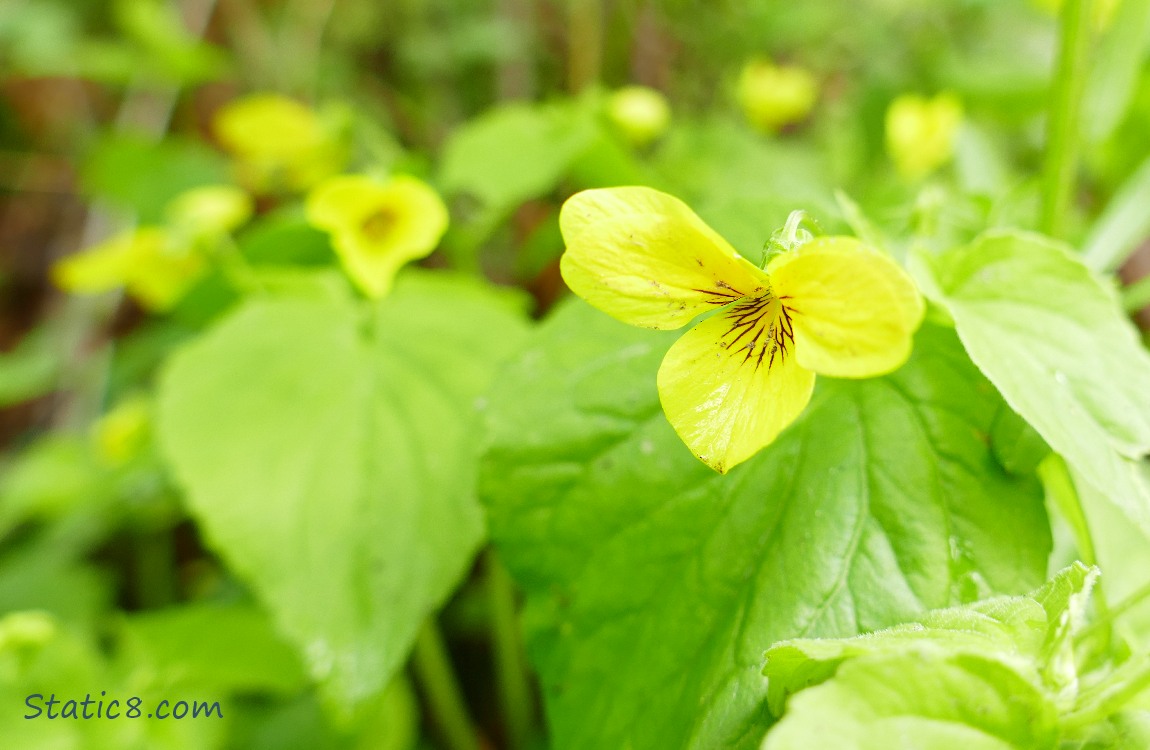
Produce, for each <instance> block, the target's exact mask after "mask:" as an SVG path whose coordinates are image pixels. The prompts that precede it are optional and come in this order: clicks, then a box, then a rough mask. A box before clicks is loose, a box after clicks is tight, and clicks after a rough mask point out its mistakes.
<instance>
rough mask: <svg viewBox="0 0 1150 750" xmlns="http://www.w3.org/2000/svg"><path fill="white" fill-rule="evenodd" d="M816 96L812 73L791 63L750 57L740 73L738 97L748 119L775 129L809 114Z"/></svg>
mask: <svg viewBox="0 0 1150 750" xmlns="http://www.w3.org/2000/svg"><path fill="white" fill-rule="evenodd" d="M818 96H819V84H818V81H817V80H816V79H815V76H814V74H813V73H811V72H810V71H809V70H806V69H805V68H800V67H797V66H793V65H775V64H774V63H772V62H770V61H769V60H763V59H757V60H751V61H750V62H748V63H747V64H746V65H745V66H744V67H743V71H742V73H741V74H740V75H739V84H738V99H739V104H740V105H741V106H742V108H743V114H745V115H746V117H747V120H748V121H749V122H750V123H751V124H752V125H754V126H755V127H756V128H758V129H759V130H762V131H764V132H767V133H774V132H776V131H778V130H780V129H782V128H784V127H786V126H787V125H790V124H792V123H796V122H800V121H802V120H803V119H805V118H806V116H807V115H809V114H810V112H811V109H813V108H814V106H815V102H816V101H817V100H818Z"/></svg>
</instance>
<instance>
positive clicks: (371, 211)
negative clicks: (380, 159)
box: [307, 175, 448, 299]
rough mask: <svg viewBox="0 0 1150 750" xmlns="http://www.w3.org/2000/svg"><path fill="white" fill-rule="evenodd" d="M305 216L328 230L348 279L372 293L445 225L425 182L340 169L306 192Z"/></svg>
mask: <svg viewBox="0 0 1150 750" xmlns="http://www.w3.org/2000/svg"><path fill="white" fill-rule="evenodd" d="M307 217H308V221H309V222H311V223H312V224H313V225H314V226H316V227H318V228H319V229H323V230H325V231H327V232H328V233H329V234H331V238H332V246H333V247H334V248H335V251H336V254H337V255H339V259H340V262H341V263H343V267H344V270H346V271H347V275H348V276H350V277H351V280H352V281H354V282H355V284H356V285H357V286H358V287H359V288H360V289H361V290H363V292H364V294H366V295H367V296H369V297H371V298H373V299H378V298H380V297H382V296H384V295H385V294H387V292H388V291H389V290H390V289H391V282H392V280H393V279H394V278H395V274H396V273H397V272H398V271H399V269H400V267H402V266H403V265H404V264H405V263H408V262H410V261H413V260H416V259H418V258H423V257H426V256H427V255H429V254H430V253H431V251H432V250H434V249H435V247H436V245H438V244H439V240H440V238H441V237H442V236H443V233H444V232H445V231H447V218H448V217H447V206H445V205H443V201H442V200H441V199H440V197H439V194H438V193H436V192H435V190H433V189H432V188H431V186H429V185H428V184H427V183H425V182H422V181H421V180H417V179H416V178H414V177H407V176H399V177H395V178H393V179H391V180H390V181H388V182H379V181H377V180H375V179H372V178H371V177H367V176H364V175H341V176H339V177H332V178H331V179H328V180H325V181H324V182H322V183H320V184H319V185H317V186H316V187H315V188H314V189H313V190H312V191H311V192H310V193H309V194H308V197H307Z"/></svg>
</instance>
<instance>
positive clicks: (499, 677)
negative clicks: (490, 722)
mask: <svg viewBox="0 0 1150 750" xmlns="http://www.w3.org/2000/svg"><path fill="white" fill-rule="evenodd" d="M486 563H487V593H488V596H489V597H490V600H489V602H490V607H491V637H492V640H493V641H494V645H495V680H496V686H497V688H498V691H499V703H500V708H501V709H502V711H503V720H504V722H505V724H506V727H507V746H508V748H510V750H522V749H523V748H525V747H526V746H527V740H528V737H529V735H530V733H531V726H532V723H533V718H534V714H535V701H534V693H533V691H532V688H531V678H530V676H529V675H528V672H527V663H526V659H525V658H524V654H523V642H522V639H521V638H520V634H519V623H518V621H517V616H516V608H515V586H514V583H513V582H512V580H511V576H510V575H509V574H508V572H507V569H506V568H504V567H503V564H502V563H501V562H500V561H499V558H498V557H497V556H496V554H495V552H494V551H492V550H488V552H487V555H486Z"/></svg>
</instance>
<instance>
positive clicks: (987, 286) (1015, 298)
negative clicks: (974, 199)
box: [915, 232, 1150, 530]
mask: <svg viewBox="0 0 1150 750" xmlns="http://www.w3.org/2000/svg"><path fill="white" fill-rule="evenodd" d="M918 259H919V260H921V261H923V262H921V263H918V264H917V267H916V268H915V272H916V275H917V277H918V278H919V281H920V283H921V284H922V285H923V287H924V288H925V290H926V291H927V293H928V294H930V295H931V296H933V297H934V299H935V300H936V301H937V302H939V303H940V304H942V305H943V306H944V307H945V308H946V309H947V310H948V311H949V312H950V314H951V315H952V316H953V318H954V322H955V325H956V327H957V328H958V335H959V336H960V337H961V339H962V342H963V344H964V345H965V346H966V349H967V351H968V352H969V353H970V357H971V359H973V360H974V362H975V363H976V364H977V365H978V366H979V368H980V369H981V370H982V371H983V372H984V373H985V374H986V376H987V377H988V378H989V379H990V381H991V382H993V383H994V384H995V385H996V386H997V387H998V389H999V391H1000V392H1001V393H1002V395H1003V397H1004V398H1005V399H1006V401H1007V403H1009V404H1010V406H1011V407H1012V408H1013V409H1014V410H1015V411H1017V412H1018V413H1019V414H1021V415H1022V416H1023V418H1025V419H1026V420H1027V421H1028V422H1029V423H1030V424H1031V425H1032V426H1033V427H1034V429H1035V430H1037V431H1038V433H1039V434H1040V435H1041V436H1042V437H1043V438H1044V439H1045V440H1046V442H1047V443H1049V445H1050V446H1051V448H1053V449H1054V450H1055V451H1057V452H1058V453H1060V454H1061V455H1062V456H1063V457H1064V458H1065V459H1066V461H1067V462H1068V463H1069V464H1070V465H1071V466H1072V467H1073V468H1074V469H1075V470H1076V471H1078V472H1079V473H1080V474H1081V475H1082V476H1083V477H1084V478H1085V479H1086V480H1087V481H1088V482H1090V483H1091V484H1092V485H1094V486H1095V487H1097V488H1098V489H1100V490H1102V491H1103V492H1105V493H1107V494H1108V495H1109V496H1110V498H1111V500H1112V502H1114V503H1116V504H1118V505H1119V506H1120V507H1121V508H1122V509H1123V511H1124V512H1125V513H1126V515H1127V516H1129V517H1130V519H1131V520H1132V521H1134V522H1135V523H1138V524H1139V525H1141V526H1142V527H1143V528H1144V529H1147V530H1150V485H1148V484H1147V482H1146V481H1145V478H1144V476H1143V475H1142V471H1141V469H1140V467H1139V464H1138V460H1139V458H1140V457H1141V456H1143V455H1144V454H1146V452H1147V451H1150V354H1147V352H1146V350H1145V349H1143V347H1142V345H1141V344H1140V342H1139V341H1138V337H1137V334H1136V333H1135V330H1134V328H1133V326H1131V325H1130V322H1129V321H1128V320H1127V319H1126V317H1125V316H1124V315H1123V314H1122V311H1121V309H1120V308H1119V306H1118V302H1117V300H1116V298H1115V295H1114V294H1113V292H1112V290H1108V289H1106V288H1105V287H1103V286H1102V284H1101V282H1099V281H1098V279H1097V278H1095V277H1094V276H1093V275H1092V274H1091V272H1090V271H1089V270H1088V269H1087V268H1086V267H1085V266H1084V265H1083V264H1082V263H1081V262H1080V261H1079V260H1078V259H1077V258H1076V257H1074V256H1072V255H1071V254H1070V253H1069V252H1068V251H1067V250H1066V249H1065V248H1064V247H1063V246H1062V245H1059V244H1057V243H1055V242H1053V241H1051V240H1048V239H1045V238H1043V237H1041V236H1039V235H1033V234H1025V233H1017V232H994V233H988V234H986V235H984V236H983V237H981V238H980V239H978V240H976V241H975V242H974V243H972V244H970V245H968V246H966V247H962V248H958V249H956V250H952V251H950V252H947V253H943V254H942V255H939V256H935V257H933V258H928V257H926V256H925V255H919V256H918Z"/></svg>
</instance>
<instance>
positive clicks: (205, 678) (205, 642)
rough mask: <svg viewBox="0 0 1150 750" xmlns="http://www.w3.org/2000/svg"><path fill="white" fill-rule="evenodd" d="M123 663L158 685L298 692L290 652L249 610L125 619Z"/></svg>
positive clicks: (193, 609)
mask: <svg viewBox="0 0 1150 750" xmlns="http://www.w3.org/2000/svg"><path fill="white" fill-rule="evenodd" d="M122 648H124V649H125V650H126V651H127V654H128V658H127V659H126V661H125V663H126V664H131V665H136V668H137V669H141V670H144V671H146V672H147V675H148V676H147V679H148V680H149V681H152V682H154V683H156V684H158V685H172V684H179V683H181V682H191V683H193V684H197V685H208V686H211V687H212V688H214V689H217V690H226V691H229V692H240V691H252V692H254V691H260V690H267V691H275V692H280V693H291V692H295V691H299V690H301V689H303V687H304V686H305V685H306V678H305V675H304V671H303V667H302V665H301V664H300V662H299V658H298V657H297V655H296V653H295V651H294V650H293V649H292V648H291V647H289V646H288V645H287V644H285V643H284V642H283V641H282V640H280V638H279V636H278V635H277V634H276V632H275V631H274V630H273V629H272V626H271V623H270V622H269V621H268V618H267V616H266V615H265V614H264V613H263V612H261V611H260V610H258V609H257V608H255V607H253V606H250V605H226V606H221V605H205V604H200V605H189V606H184V607H179V608H175V609H166V610H162V611H159V612H148V613H145V614H138V615H134V616H132V617H129V618H128V619H127V620H126V621H125V622H124V625H123V645H122Z"/></svg>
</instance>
